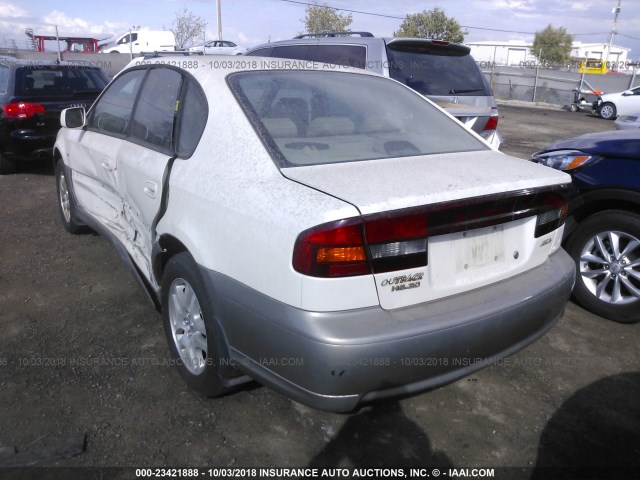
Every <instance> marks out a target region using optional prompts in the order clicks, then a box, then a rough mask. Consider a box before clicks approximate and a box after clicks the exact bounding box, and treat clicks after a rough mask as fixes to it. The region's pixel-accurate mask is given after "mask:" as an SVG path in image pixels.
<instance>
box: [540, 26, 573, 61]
mask: <svg viewBox="0 0 640 480" xmlns="http://www.w3.org/2000/svg"><path fill="white" fill-rule="evenodd" d="M572 44H573V36H571V35H570V34H568V33H567V30H566V29H565V28H564V27H559V28H553V27H552V26H551V25H549V26H547V28H545V29H544V30H542V31H538V32H536V36H535V37H534V39H533V46H532V47H531V50H532V53H533V55H534V56H535V57H536V58H537V59H538V61H539V62H540V63H549V64H552V65H558V64H560V65H564V64H566V63H567V62H568V61H569V59H570V57H571V45H572Z"/></svg>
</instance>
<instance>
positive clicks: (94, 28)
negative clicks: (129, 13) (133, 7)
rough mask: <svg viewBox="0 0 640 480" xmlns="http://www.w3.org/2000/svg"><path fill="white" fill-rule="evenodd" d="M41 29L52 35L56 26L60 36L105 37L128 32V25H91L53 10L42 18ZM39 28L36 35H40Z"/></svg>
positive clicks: (116, 23)
mask: <svg viewBox="0 0 640 480" xmlns="http://www.w3.org/2000/svg"><path fill="white" fill-rule="evenodd" d="M42 22H43V24H44V25H42V27H41V29H42V30H43V33H54V32H55V28H56V26H57V27H58V32H59V33H60V34H61V35H62V34H65V35H89V34H91V35H105V34H114V33H119V32H120V31H125V30H128V28H129V24H127V23H125V22H110V21H106V20H105V21H104V22H103V23H101V24H99V23H92V22H89V21H87V20H85V19H83V18H80V17H69V16H67V14H65V13H64V12H60V11H58V10H54V11H52V12H51V13H49V14H47V15H45V16H43V17H42ZM41 29H40V28H39V29H38V33H40V30H41Z"/></svg>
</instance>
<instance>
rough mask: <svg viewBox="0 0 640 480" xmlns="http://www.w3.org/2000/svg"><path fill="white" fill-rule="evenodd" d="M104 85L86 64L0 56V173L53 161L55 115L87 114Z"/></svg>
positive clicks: (100, 76)
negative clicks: (76, 111) (82, 111)
mask: <svg viewBox="0 0 640 480" xmlns="http://www.w3.org/2000/svg"><path fill="white" fill-rule="evenodd" d="M107 83H108V78H107V76H106V74H105V73H104V72H103V71H102V70H101V69H100V68H98V67H96V66H94V65H92V64H89V63H88V62H82V63H70V62H52V61H46V60H17V59H15V58H10V57H0V174H7V173H12V172H14V171H15V169H16V167H17V166H18V164H19V163H20V162H25V161H30V160H43V159H49V160H53V144H54V143H55V141H56V134H57V133H58V130H59V128H60V112H61V111H62V110H64V109H65V108H69V107H84V108H86V109H88V108H89V107H90V106H91V104H92V103H93V101H94V100H95V99H96V98H97V97H98V95H99V94H100V92H102V90H103V89H104V87H105V86H106V85H107Z"/></svg>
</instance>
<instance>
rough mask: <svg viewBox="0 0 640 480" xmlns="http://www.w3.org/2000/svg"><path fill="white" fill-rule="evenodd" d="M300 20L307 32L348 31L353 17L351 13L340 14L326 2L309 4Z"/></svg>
mask: <svg viewBox="0 0 640 480" xmlns="http://www.w3.org/2000/svg"><path fill="white" fill-rule="evenodd" d="M305 13H306V16H305V17H304V19H303V20H302V23H304V26H305V29H306V31H307V33H326V32H349V31H350V30H349V25H351V22H352V21H353V19H352V18H351V14H348V15H342V14H340V13H338V12H337V11H336V10H335V9H333V8H330V7H328V6H327V4H323V5H318V4H315V5H309V6H307V8H306V9H305Z"/></svg>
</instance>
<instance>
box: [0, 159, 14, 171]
mask: <svg viewBox="0 0 640 480" xmlns="http://www.w3.org/2000/svg"><path fill="white" fill-rule="evenodd" d="M15 171H16V163H15V162H14V161H13V160H9V159H8V158H7V157H5V156H3V155H0V175H9V174H10V173H15Z"/></svg>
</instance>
